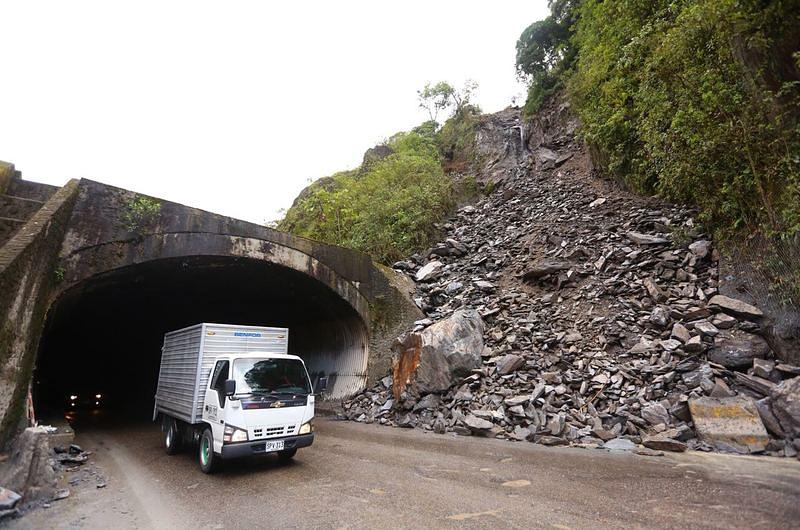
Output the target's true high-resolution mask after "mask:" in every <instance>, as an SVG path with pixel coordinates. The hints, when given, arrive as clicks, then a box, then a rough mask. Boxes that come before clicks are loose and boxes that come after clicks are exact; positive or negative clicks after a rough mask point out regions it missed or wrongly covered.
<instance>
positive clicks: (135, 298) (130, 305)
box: [34, 232, 369, 412]
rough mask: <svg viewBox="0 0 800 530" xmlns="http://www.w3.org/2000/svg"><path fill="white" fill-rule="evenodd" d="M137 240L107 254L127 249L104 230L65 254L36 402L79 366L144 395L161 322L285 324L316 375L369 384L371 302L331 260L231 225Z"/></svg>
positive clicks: (341, 393) (337, 385) (353, 385)
mask: <svg viewBox="0 0 800 530" xmlns="http://www.w3.org/2000/svg"><path fill="white" fill-rule="evenodd" d="M135 249H136V251H135V252H134V253H133V254H132V255H130V254H129V255H127V256H126V258H125V259H110V258H111V257H112V256H117V257H118V258H119V256H120V253H119V242H108V243H103V244H99V245H93V246H88V247H82V248H79V249H78V250H76V251H74V252H73V253H71V254H70V255H69V256H66V259H65V260H64V263H65V264H66V265H67V266H66V273H65V279H66V280H67V281H66V282H65V287H64V288H63V289H62V290H61V291H60V292H59V293H58V295H57V296H56V297H55V299H54V301H53V302H52V304H51V306H50V309H49V311H48V316H47V320H46V324H45V329H44V333H43V335H42V339H41V342H40V346H39V352H38V356H37V367H36V374H35V379H34V388H35V398H36V400H37V401H38V402H49V403H53V402H54V401H55V400H57V399H58V397H59V394H60V395H65V394H66V393H69V392H71V391H70V390H68V389H67V384H78V385H84V384H85V383H86V382H85V381H78V380H76V378H78V379H81V378H84V379H85V378H92V377H96V378H99V379H105V380H106V382H107V380H109V379H114V378H115V377H116V378H117V379H119V377H123V378H124V379H125V384H126V385H128V388H131V387H135V392H136V393H138V394H139V396H138V397H139V398H140V399H141V400H142V401H144V400H146V399H148V396H149V397H152V395H151V394H152V393H154V391H155V382H156V379H157V373H158V367H157V359H160V348H161V339H162V337H163V333H164V332H166V331H170V330H173V329H178V328H181V327H185V326H187V325H192V324H195V323H197V322H202V321H205V322H209V321H210V322H220V323H234V324H237V323H238V324H249V325H269V326H273V325H274V326H285V327H288V328H289V330H290V331H289V337H290V339H289V340H290V342H289V348H290V352H291V353H295V354H297V355H300V356H301V357H302V358H303V359H304V360H305V362H306V365H307V366H308V369H309V372H310V373H311V376H312V379H315V378H317V377H319V376H322V375H326V376H328V377H329V378H330V384H329V388H328V392H327V393H326V394H327V396H326V397H328V398H330V399H341V398H344V397H347V396H349V395H352V394H354V393H356V392H358V391H360V390H361V389H363V388H364V387H365V385H366V382H367V362H368V358H369V327H368V322H369V305H368V302H367V300H366V298H365V297H364V296H363V295H362V294H361V293H360V292H359V290H358V288H357V286H356V285H354V284H353V283H351V282H350V281H347V280H345V279H343V278H341V277H340V276H339V275H338V274H337V273H336V272H335V271H333V270H332V269H331V268H329V267H328V266H326V265H325V264H324V263H322V262H320V261H318V260H316V259H315V258H313V257H311V256H308V255H307V254H304V253H303V252H300V251H298V250H296V249H292V248H288V247H284V246H281V245H278V244H275V243H273V242H269V241H265V240H260V239H257V238H246V237H238V236H231V235H227V234H211V233H194V232H192V233H189V232H181V233H160V234H151V235H148V236H145V237H143V238H141V239H140V240H139V241H137V242H136V244H135ZM98 264H105V266H100V265H98ZM76 365H77V366H76ZM76 370H78V371H83V372H85V373H80V374H78V373H77V372H76ZM67 374H71V375H67ZM148 374H149V375H148ZM64 376H67V381H61V379H62V378H63V377H64ZM56 381H60V382H58V383H57V382H56ZM100 386H102V387H104V388H105V386H108V385H105V384H101V385H100ZM98 388H99V387H98ZM151 391H152V392H151ZM48 394H49V395H48ZM148 412H149V411H148Z"/></svg>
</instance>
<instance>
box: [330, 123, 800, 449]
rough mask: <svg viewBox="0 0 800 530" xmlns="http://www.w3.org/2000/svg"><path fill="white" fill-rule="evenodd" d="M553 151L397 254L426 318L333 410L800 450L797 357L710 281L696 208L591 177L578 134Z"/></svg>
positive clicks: (709, 255) (549, 440)
mask: <svg viewBox="0 0 800 530" xmlns="http://www.w3.org/2000/svg"><path fill="white" fill-rule="evenodd" d="M547 151H548V152H550V153H553V155H554V156H550V157H549V158H548V157H544V158H543V157H541V156H537V155H536V153H535V152H534V153H531V156H530V157H529V158H528V160H527V161H526V162H525V163H522V164H519V165H518V166H517V167H516V170H515V171H514V172H512V173H510V174H508V176H507V177H505V178H504V180H502V181H501V182H500V183H499V185H498V186H497V189H496V190H495V191H494V192H493V193H491V194H490V195H489V196H487V197H484V198H483V199H481V200H479V201H478V202H476V203H475V204H473V205H468V206H464V207H462V208H460V209H459V210H458V211H457V213H456V214H455V215H454V216H453V217H452V218H451V219H450V220H449V221H448V222H446V223H444V224H443V225H442V226H441V229H442V231H443V234H444V236H443V238H442V241H441V243H440V244H438V245H436V246H434V247H433V248H431V249H430V250H428V251H426V252H424V253H420V254H417V255H413V256H411V257H410V258H409V259H407V260H406V261H402V262H398V263H396V264H394V269H395V270H396V271H398V273H402V274H407V275H409V276H410V277H411V278H413V279H414V280H415V282H416V285H417V288H416V293H415V298H414V300H415V302H416V303H417V305H418V306H419V307H420V308H421V309H422V310H423V311H424V312H425V313H426V315H427V317H428V318H426V319H424V320H421V321H419V322H417V323H416V326H415V328H414V330H412V331H410V332H409V333H408V334H407V335H405V336H403V337H400V338H399V339H398V340H397V342H396V344H395V346H394V348H393V353H394V366H393V373H392V374H390V375H388V376H387V377H385V378H384V379H382V380H381V381H379V383H378V384H377V385H376V386H375V387H374V388H372V389H369V390H366V391H364V392H362V393H361V394H359V395H357V396H356V397H354V398H353V399H351V400H350V401H347V402H345V403H344V404H343V407H344V409H343V414H344V416H345V417H346V418H347V419H350V420H355V421H360V422H368V423H371V422H376V423H381V424H386V425H393V426H399V427H416V428H421V429H426V430H432V431H435V432H437V433H446V432H453V433H457V434H461V435H480V436H492V437H498V438H507V439H510V440H519V441H524V440H527V441H530V442H536V443H540V444H545V445H568V444H572V445H583V446H604V447H605V448H607V449H623V450H636V451H640V452H643V454H660V453H659V451H664V450H667V451H684V450H686V449H687V448H689V449H700V450H722V451H735V452H740V453H767V454H771V455H777V456H789V457H794V456H796V455H797V454H798V450H800V377H798V376H800V368H798V367H796V366H791V365H788V364H785V363H782V362H780V361H779V360H777V359H776V358H774V356H773V352H772V351H771V349H770V346H769V344H768V343H767V341H766V340H765V339H764V338H763V334H764V331H765V330H764V326H765V324H764V316H763V315H762V313H761V311H760V310H759V309H758V308H756V307H754V306H752V305H750V304H747V303H745V302H743V301H740V300H737V299H734V298H730V297H727V296H723V295H722V294H720V293H719V284H718V281H719V278H718V261H719V255H718V251H717V250H716V249H715V248H714V244H713V242H712V240H711V238H710V237H709V236H707V235H706V234H703V233H702V232H701V230H700V229H699V228H698V227H697V225H696V224H695V221H694V219H693V216H692V212H691V211H690V210H688V209H686V208H682V207H678V206H674V205H668V204H665V203H662V202H659V201H655V200H653V199H647V198H642V197H638V196H634V195H632V194H629V193H627V192H624V191H622V190H619V189H616V188H615V187H614V186H612V185H611V184H609V183H606V182H603V181H601V180H599V179H596V178H593V177H592V176H591V171H590V169H589V164H588V157H587V156H586V153H585V151H584V149H583V148H582V146H580V145H579V144H578V143H577V142H576V141H575V140H574V139H573V137H572V135H569V134H567V135H563V136H561V137H559V138H556V139H555V140H554V141H553V142H551V143H550V145H548V146H547ZM641 445H643V446H644V447H645V449H642V448H641V447H640V446H641Z"/></svg>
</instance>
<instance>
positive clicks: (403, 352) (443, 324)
mask: <svg viewBox="0 0 800 530" xmlns="http://www.w3.org/2000/svg"><path fill="white" fill-rule="evenodd" d="M483 331H484V324H483V319H482V318H481V315H480V314H479V313H478V312H477V311H475V310H473V309H464V310H460V311H456V312H455V313H453V315H451V316H450V317H448V318H446V319H444V320H441V321H439V322H437V323H436V324H433V325H432V326H430V327H428V328H425V329H423V330H422V331H418V332H412V333H408V334H406V335H405V336H403V337H400V338H398V339H397V341H395V344H394V345H393V346H392V352H393V358H392V376H393V385H392V391H393V393H394V397H395V400H396V401H397V402H406V403H409V402H415V401H416V400H417V399H419V397H421V396H424V395H425V394H430V393H438V392H444V391H446V390H447V389H449V388H450V387H451V386H453V385H454V384H456V383H458V382H459V381H460V380H461V379H463V378H464V377H465V376H467V375H469V374H470V372H471V371H472V370H474V369H475V368H479V367H480V366H481V353H482V352H483Z"/></svg>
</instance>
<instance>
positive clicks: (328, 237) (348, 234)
mask: <svg viewBox="0 0 800 530" xmlns="http://www.w3.org/2000/svg"><path fill="white" fill-rule="evenodd" d="M387 146H388V147H389V148H390V149H391V154H389V155H388V156H386V157H385V158H383V159H380V160H377V161H373V162H372V163H371V164H369V166H368V167H364V166H362V167H361V168H360V169H358V170H354V171H343V172H341V173H337V174H335V175H333V176H332V177H330V178H329V179H328V180H326V183H327V185H325V186H316V187H315V188H314V189H313V191H312V192H310V193H305V196H304V197H302V198H300V199H298V201H296V202H295V204H294V205H293V206H292V208H291V209H289V211H288V212H287V213H286V217H284V219H283V220H282V221H281V222H280V224H279V225H278V227H279V228H280V229H282V230H287V231H289V232H292V233H294V234H296V235H300V236H303V237H308V238H311V239H316V240H318V241H325V242H327V243H333V244H336V245H342V246H345V247H349V248H354V249H357V250H361V251H363V252H366V253H368V254H370V255H372V256H373V257H374V258H376V259H378V260H379V261H384V262H390V261H392V260H396V259H400V258H401V257H403V256H406V255H407V254H409V253H411V252H414V251H416V250H418V249H420V248H421V247H423V246H425V244H427V242H428V239H429V238H430V237H431V236H432V235H433V231H434V223H435V222H436V221H438V220H439V219H441V217H442V216H444V215H445V214H446V213H447V211H448V210H449V209H450V208H451V207H452V205H453V202H454V196H455V195H454V188H453V184H452V182H451V181H450V179H448V178H447V177H446V176H445V174H444V171H443V170H442V166H441V164H440V161H439V150H438V148H437V146H436V144H435V142H434V141H433V139H432V138H430V137H426V136H423V135H421V134H419V133H417V132H408V133H399V134H396V135H395V136H393V137H392V138H391V139H390V140H389V141H388V142H387Z"/></svg>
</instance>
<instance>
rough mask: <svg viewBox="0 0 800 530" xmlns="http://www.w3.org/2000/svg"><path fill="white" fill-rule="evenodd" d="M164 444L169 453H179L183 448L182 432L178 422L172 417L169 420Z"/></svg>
mask: <svg viewBox="0 0 800 530" xmlns="http://www.w3.org/2000/svg"><path fill="white" fill-rule="evenodd" d="M164 445H165V447H166V450H167V454H168V455H175V454H178V452H180V450H181V432H180V430H178V422H177V421H175V420H174V419H172V418H170V419H168V420H167V430H166V432H165V433H164Z"/></svg>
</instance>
